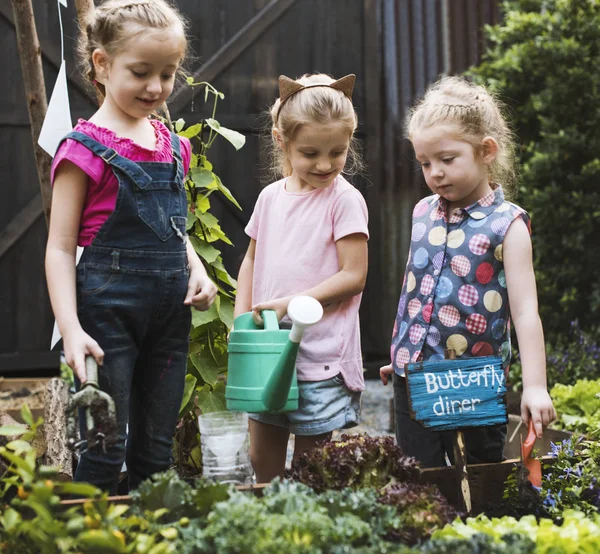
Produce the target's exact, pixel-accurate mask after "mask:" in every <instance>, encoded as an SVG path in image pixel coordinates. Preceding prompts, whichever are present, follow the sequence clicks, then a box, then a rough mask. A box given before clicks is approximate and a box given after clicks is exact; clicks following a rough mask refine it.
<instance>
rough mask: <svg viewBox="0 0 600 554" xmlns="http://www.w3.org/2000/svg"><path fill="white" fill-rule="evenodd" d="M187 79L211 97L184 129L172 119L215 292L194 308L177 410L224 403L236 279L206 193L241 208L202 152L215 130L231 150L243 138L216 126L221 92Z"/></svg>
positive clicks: (193, 231)
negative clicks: (206, 111)
mask: <svg viewBox="0 0 600 554" xmlns="http://www.w3.org/2000/svg"><path fill="white" fill-rule="evenodd" d="M188 84H189V85H190V86H192V87H204V91H205V95H204V99H205V101H208V99H209V97H212V100H213V103H212V117H210V118H207V119H205V120H203V121H202V122H200V123H196V124H195V125H191V126H190V127H187V128H185V129H184V126H185V122H184V121H183V120H182V119H180V120H178V121H176V122H175V129H176V131H177V132H178V134H179V135H180V136H182V137H186V138H188V139H189V140H190V142H191V143H192V158H191V163H190V171H189V173H188V175H187V177H186V181H185V186H186V191H187V195H188V205H189V212H188V221H187V226H186V229H187V233H188V236H189V237H190V241H191V243H192V245H193V246H194V250H195V251H196V253H197V254H198V256H200V258H201V259H202V261H203V263H204V265H205V267H206V270H207V272H208V274H209V276H210V277H211V278H212V280H213V281H214V283H215V284H216V285H217V287H218V289H219V292H218V294H217V297H216V298H215V302H214V304H213V305H212V306H211V307H210V309H209V310H207V311H204V312H201V311H198V310H194V311H193V316H192V332H191V342H190V352H189V364H188V378H187V381H186V388H185V396H184V399H183V403H182V407H181V415H183V414H184V413H186V412H187V411H189V410H190V409H191V408H192V407H193V406H194V405H195V404H196V402H197V405H198V407H199V408H200V409H201V410H202V411H203V412H204V413H206V412H211V411H217V410H220V409H224V390H223V387H222V383H219V376H220V375H222V374H223V373H224V372H225V371H226V370H227V333H228V331H229V329H231V326H232V324H233V294H234V290H235V287H236V286H237V283H236V281H235V279H233V278H232V277H231V275H229V273H228V272H227V270H226V269H225V266H224V265H223V259H222V256H221V252H220V250H219V249H218V248H216V247H215V243H217V242H219V241H222V242H224V243H226V244H229V245H231V241H230V240H229V238H227V235H226V234H225V233H224V232H223V230H222V229H221V227H220V225H219V222H218V220H217V218H216V217H215V216H214V215H212V214H211V213H210V208H211V202H210V200H211V195H212V194H213V193H215V192H219V193H220V194H222V195H223V196H224V197H225V198H226V199H227V200H228V201H229V202H231V203H232V204H233V205H234V206H236V207H237V208H239V209H240V210H241V207H240V205H239V204H238V202H237V201H236V200H235V198H234V197H233V195H232V194H231V192H230V190H229V189H228V188H227V187H226V186H225V185H223V183H222V182H221V179H220V178H219V176H218V175H217V174H216V173H215V172H214V171H213V166H212V164H211V163H210V161H209V160H208V157H207V153H208V150H209V149H210V148H211V146H212V145H213V143H214V141H215V140H216V138H217V137H218V136H221V137H223V138H225V139H226V140H227V141H229V142H230V143H231V144H232V145H233V146H234V147H235V149H236V150H239V149H240V148H241V147H242V146H243V145H244V143H245V140H246V139H245V137H244V136H243V135H241V134H240V133H238V132H237V131H232V130H231V129H227V128H225V127H223V126H221V125H220V124H219V122H218V121H217V120H216V119H215V115H216V110H217V102H218V100H219V99H223V98H224V95H223V93H221V92H219V91H217V90H216V89H215V88H214V87H213V86H212V85H210V84H209V83H205V82H199V83H196V82H194V81H193V78H189V79H188Z"/></svg>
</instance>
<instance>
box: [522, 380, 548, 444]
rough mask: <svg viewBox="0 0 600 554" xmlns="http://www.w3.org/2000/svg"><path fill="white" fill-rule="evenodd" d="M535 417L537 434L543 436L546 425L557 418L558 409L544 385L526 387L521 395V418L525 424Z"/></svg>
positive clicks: (534, 423) (534, 422)
mask: <svg viewBox="0 0 600 554" xmlns="http://www.w3.org/2000/svg"><path fill="white" fill-rule="evenodd" d="M529 418H531V419H533V426H534V428H535V434H536V436H537V438H538V439H541V438H542V434H543V430H544V427H547V426H548V425H550V423H552V422H553V421H554V420H555V419H556V411H555V410H554V406H553V405H552V400H551V399H550V395H549V394H548V391H547V390H546V388H544V387H526V388H525V389H524V390H523V396H522V397H521V419H522V420H523V423H524V424H525V426H527V425H529Z"/></svg>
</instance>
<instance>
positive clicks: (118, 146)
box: [51, 119, 191, 246]
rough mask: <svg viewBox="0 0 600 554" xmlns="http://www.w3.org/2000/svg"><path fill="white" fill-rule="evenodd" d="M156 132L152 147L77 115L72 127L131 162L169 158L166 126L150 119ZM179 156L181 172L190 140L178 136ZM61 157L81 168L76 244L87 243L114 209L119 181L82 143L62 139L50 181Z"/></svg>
mask: <svg viewBox="0 0 600 554" xmlns="http://www.w3.org/2000/svg"><path fill="white" fill-rule="evenodd" d="M150 123H151V124H152V126H153V127H154V134H155V136H156V147H155V148H154V150H150V149H148V148H145V147H144V146H141V145H140V144H137V143H136V142H134V141H132V140H131V139H129V138H126V137H120V136H118V135H116V134H115V133H114V132H113V131H111V130H110V129H107V128H105V127H100V126H98V125H96V124H94V123H92V122H90V121H86V120H85V119H80V120H79V121H78V122H77V125H76V126H75V128H74V129H73V130H74V131H79V132H80V133H83V134H85V135H87V136H89V137H90V138H93V139H94V140H96V141H98V142H99V143H101V144H103V145H104V146H106V147H107V148H112V149H114V150H115V151H116V152H117V153H118V154H120V155H121V156H123V157H125V158H128V159H129V160H132V161H134V162H171V161H173V151H172V149H171V133H170V131H169V129H168V128H167V126H166V125H165V124H164V123H162V122H161V121H159V120H157V119H151V120H150ZM180 142H181V159H182V161H183V169H184V172H185V173H187V172H188V170H189V167H190V158H191V144H190V141H189V140H188V139H187V138H184V137H180ZM63 160H69V161H70V162H72V163H74V164H75V165H76V166H77V167H79V168H80V169H81V170H82V171H84V172H85V173H86V174H87V175H88V177H89V179H88V188H87V192H86V197H85V202H84V204H83V211H82V214H81V222H80V227H79V238H78V241H77V243H78V245H79V246H89V245H90V244H91V243H92V241H93V240H94V237H95V236H96V234H97V233H98V231H99V230H100V227H102V225H103V224H104V222H105V221H106V220H107V218H108V216H109V215H110V214H111V213H112V212H113V210H114V209H115V205H116V202H117V194H118V192H119V182H118V180H117V178H116V177H115V174H114V173H113V171H112V169H111V168H110V166H109V165H108V164H107V163H106V162H105V161H104V160H103V159H102V158H100V157H98V156H96V155H95V154H93V153H92V152H91V151H90V150H88V149H87V148H86V147H85V146H83V144H81V143H79V142H77V141H76V140H73V139H66V140H65V141H64V142H63V143H62V144H61V145H60V147H59V149H58V151H57V152H56V156H55V157H54V161H53V163H52V171H51V180H52V183H54V175H55V173H56V169H57V168H58V166H59V165H60V163H61V162H62V161H63Z"/></svg>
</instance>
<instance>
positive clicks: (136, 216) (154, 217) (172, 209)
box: [65, 132, 187, 257]
mask: <svg viewBox="0 0 600 554" xmlns="http://www.w3.org/2000/svg"><path fill="white" fill-rule="evenodd" d="M171 137H176V135H171ZM65 138H71V139H73V140H76V141H78V142H79V143H81V144H82V145H83V146H85V147H86V148H88V149H89V150H90V151H91V152H92V153H94V154H95V155H97V156H99V157H100V158H102V160H104V161H105V162H106V163H107V164H108V165H109V166H110V167H111V169H112V170H113V172H114V175H115V176H116V178H117V180H118V182H119V191H118V196H117V201H116V205H115V209H114V211H113V212H112V213H111V214H110V215H109V217H108V219H107V220H106V221H105V223H104V225H102V227H101V228H100V230H99V231H98V233H97V234H96V236H95V238H94V240H93V242H92V245H91V246H90V247H88V248H87V249H86V252H85V253H84V256H85V257H87V256H90V255H91V249H93V248H97V247H98V248H102V247H107V248H110V249H111V252H112V250H114V249H115V248H116V249H119V250H121V249H124V250H137V251H147V252H153V253H159V252H161V253H165V252H174V251H176V252H185V241H186V233H185V229H186V222H187V198H186V192H185V189H184V187H183V177H184V175H183V162H182V161H181V148H180V142H179V138H178V137H176V138H172V152H173V161H170V162H154V161H149V162H144V161H139V162H134V161H132V160H129V159H127V158H125V157H124V156H121V155H120V154H118V153H117V152H116V151H115V150H114V149H113V148H109V147H107V146H105V145H103V144H101V143H99V142H98V141H96V140H94V139H92V138H90V137H89V136H87V135H85V134H83V133H79V132H72V133H69V134H68V135H67V136H66V137H65Z"/></svg>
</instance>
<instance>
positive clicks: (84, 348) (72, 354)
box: [63, 328, 104, 384]
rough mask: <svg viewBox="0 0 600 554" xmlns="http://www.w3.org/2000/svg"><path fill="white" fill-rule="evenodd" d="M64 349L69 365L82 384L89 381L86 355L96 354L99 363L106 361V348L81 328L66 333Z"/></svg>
mask: <svg viewBox="0 0 600 554" xmlns="http://www.w3.org/2000/svg"><path fill="white" fill-rule="evenodd" d="M63 349H64V352H65V359H66V361H67V365H68V366H69V367H70V368H71V369H72V370H73V371H74V372H75V375H77V378H78V379H79V380H80V381H81V383H82V384H83V383H85V382H86V381H87V374H86V371H85V357H86V356H87V355H91V356H94V358H95V360H96V362H97V363H98V365H102V364H103V362H104V350H102V348H100V345H99V344H98V343H97V342H96V341H95V340H94V339H93V338H92V337H90V336H89V335H88V334H87V333H86V332H85V331H84V330H83V329H81V328H80V329H78V330H77V331H74V332H72V333H65V334H64V336H63Z"/></svg>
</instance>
